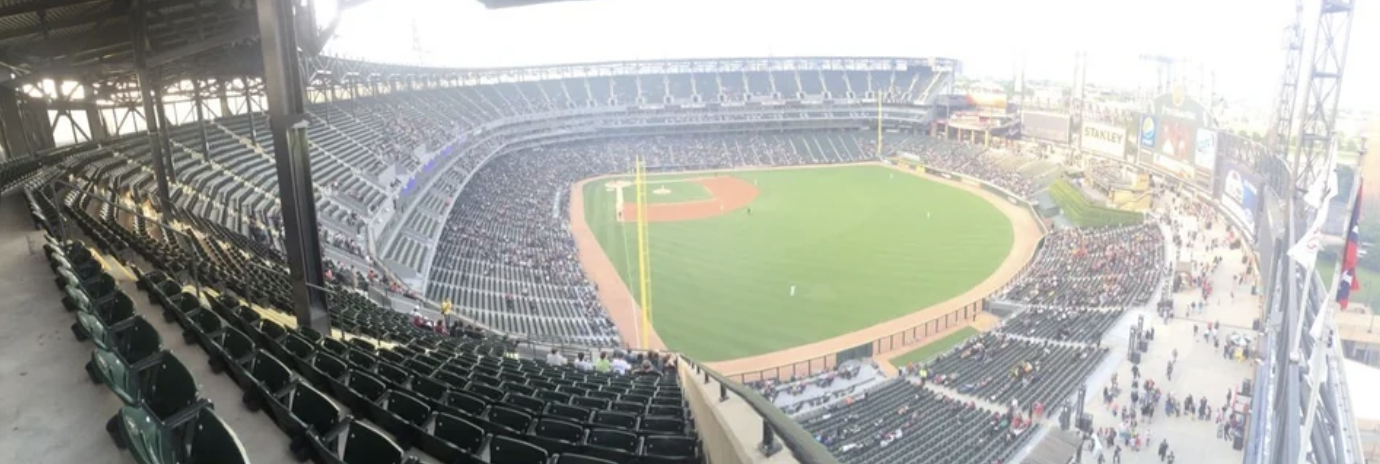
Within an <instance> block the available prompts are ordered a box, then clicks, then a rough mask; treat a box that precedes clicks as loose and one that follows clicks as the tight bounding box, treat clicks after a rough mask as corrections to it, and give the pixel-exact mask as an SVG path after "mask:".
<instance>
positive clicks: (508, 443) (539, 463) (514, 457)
mask: <svg viewBox="0 0 1380 464" xmlns="http://www.w3.org/2000/svg"><path fill="white" fill-rule="evenodd" d="M548 456H549V455H548V454H547V452H546V450H544V449H541V447H539V446H537V445H533V444H531V443H527V442H525V441H522V440H518V439H515V438H509V437H505V436H502V435H499V436H495V437H494V438H493V440H492V441H490V442H489V463H490V464H545V463H546V461H547V459H548Z"/></svg>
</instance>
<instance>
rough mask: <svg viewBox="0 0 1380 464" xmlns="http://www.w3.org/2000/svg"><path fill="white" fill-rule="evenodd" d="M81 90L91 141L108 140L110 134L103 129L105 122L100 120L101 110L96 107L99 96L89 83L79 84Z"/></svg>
mask: <svg viewBox="0 0 1380 464" xmlns="http://www.w3.org/2000/svg"><path fill="white" fill-rule="evenodd" d="M81 85H82V87H83V89H82V94H83V97H84V98H83V99H82V100H83V101H82V107H83V108H85V109H86V127H87V130H89V131H90V135H91V141H93V142H103V141H105V139H108V138H110V132H109V131H107V130H106V129H105V121H103V120H102V119H101V109H100V107H98V106H96V100H98V99H99V98H100V95H99V94H97V92H96V86H94V85H91V81H83V82H82V83H81Z"/></svg>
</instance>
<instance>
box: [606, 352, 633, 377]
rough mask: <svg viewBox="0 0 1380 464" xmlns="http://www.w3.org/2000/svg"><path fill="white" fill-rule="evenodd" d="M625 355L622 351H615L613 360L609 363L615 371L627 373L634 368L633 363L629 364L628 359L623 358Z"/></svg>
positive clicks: (619, 373)
mask: <svg viewBox="0 0 1380 464" xmlns="http://www.w3.org/2000/svg"><path fill="white" fill-rule="evenodd" d="M623 357H624V354H623V352H622V351H615V352H613V361H612V362H610V363H609V366H610V367H611V368H612V369H613V373H615V374H618V375H627V373H628V371H629V370H631V369H632V365H631V364H628V361H627V360H626V359H623Z"/></svg>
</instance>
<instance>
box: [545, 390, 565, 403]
mask: <svg viewBox="0 0 1380 464" xmlns="http://www.w3.org/2000/svg"><path fill="white" fill-rule="evenodd" d="M537 397H538V398H541V399H543V400H546V401H550V402H552V403H561V404H568V403H570V395H568V394H565V393H560V392H554V391H549V390H543V391H541V392H538V393H537Z"/></svg>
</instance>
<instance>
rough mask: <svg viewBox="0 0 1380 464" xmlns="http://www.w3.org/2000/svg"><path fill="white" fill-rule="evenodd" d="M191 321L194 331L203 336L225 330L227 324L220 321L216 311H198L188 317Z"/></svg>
mask: <svg viewBox="0 0 1380 464" xmlns="http://www.w3.org/2000/svg"><path fill="white" fill-rule="evenodd" d="M187 318H188V319H189V320H191V322H192V327H189V328H190V329H192V330H195V331H197V332H199V333H202V334H209V333H215V332H218V331H220V330H221V329H223V328H225V322H224V321H221V320H220V316H217V315H216V313H215V311H196V312H193V313H191V314H188V315H187Z"/></svg>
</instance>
